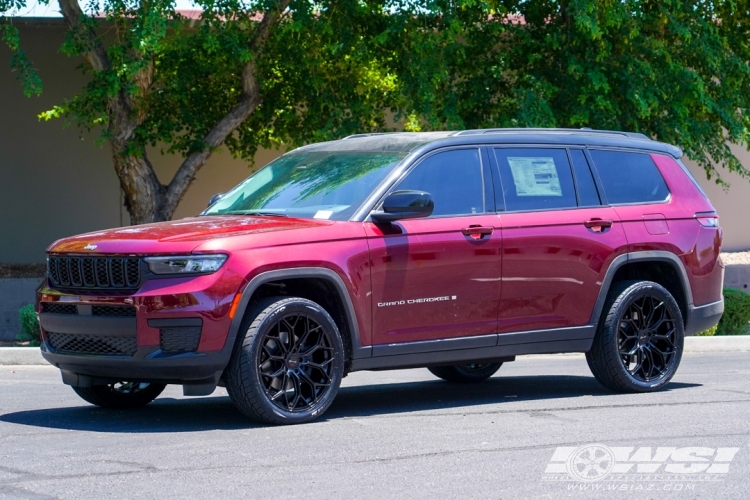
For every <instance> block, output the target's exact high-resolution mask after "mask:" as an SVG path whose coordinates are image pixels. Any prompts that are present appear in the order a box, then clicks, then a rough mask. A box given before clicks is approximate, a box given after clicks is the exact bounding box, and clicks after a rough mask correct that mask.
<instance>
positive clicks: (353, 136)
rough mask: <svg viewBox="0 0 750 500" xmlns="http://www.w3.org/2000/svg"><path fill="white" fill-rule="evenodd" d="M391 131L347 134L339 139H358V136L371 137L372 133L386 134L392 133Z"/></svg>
mask: <svg viewBox="0 0 750 500" xmlns="http://www.w3.org/2000/svg"><path fill="white" fill-rule="evenodd" d="M392 133H393V132H370V133H368V134H352V135H349V136H346V137H344V138H343V139H341V140H342V141H345V140H347V139H358V138H360V137H372V136H374V135H386V134H392Z"/></svg>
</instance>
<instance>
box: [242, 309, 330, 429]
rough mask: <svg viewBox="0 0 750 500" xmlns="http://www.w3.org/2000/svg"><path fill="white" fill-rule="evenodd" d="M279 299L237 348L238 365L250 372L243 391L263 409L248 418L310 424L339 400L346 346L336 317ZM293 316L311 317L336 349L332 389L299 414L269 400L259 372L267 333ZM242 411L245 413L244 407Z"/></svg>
mask: <svg viewBox="0 0 750 500" xmlns="http://www.w3.org/2000/svg"><path fill="white" fill-rule="evenodd" d="M278 299H279V300H277V301H274V302H272V303H271V304H270V305H268V306H267V307H266V308H264V309H263V310H262V311H260V312H259V314H258V315H257V316H264V317H263V319H262V321H261V322H260V323H259V324H257V325H250V326H249V328H247V329H246V331H245V333H244V338H243V339H242V341H241V342H240V343H239V344H238V346H237V349H238V352H237V354H238V356H237V360H236V362H239V363H241V365H242V366H241V370H242V371H243V372H245V371H247V373H243V377H242V380H243V381H244V383H243V387H242V388H241V390H242V391H245V392H249V393H250V394H249V395H250V396H251V398H252V400H253V401H254V402H255V405H254V406H256V407H257V406H260V408H257V409H256V410H255V411H252V412H250V415H249V416H251V417H253V418H256V419H259V420H261V421H263V422H265V423H274V424H297V423H304V422H309V421H311V420H314V419H316V418H318V417H319V416H320V415H322V414H323V413H324V412H325V411H326V410H327V409H328V408H329V407H330V406H331V404H332V403H333V400H334V398H335V397H336V394H337V392H338V389H339V386H340V384H341V380H342V378H343V374H344V343H343V341H342V339H341V334H340V333H339V330H338V327H337V326H336V323H335V322H334V320H333V318H331V316H330V315H329V314H328V312H327V311H326V310H325V309H323V308H322V307H321V306H319V305H318V304H316V303H315V302H312V301H310V300H307V299H302V298H287V297H279V298H278ZM292 314H300V315H305V316H309V317H310V318H312V319H314V320H315V321H316V322H318V324H320V325H321V326H323V328H325V329H326V331H327V333H328V335H329V339H330V341H331V344H332V347H333V349H334V354H333V359H334V361H333V370H332V374H331V386H330V387H329V388H328V390H327V392H326V394H325V395H324V396H323V397H322V398H321V399H320V400H319V401H318V402H317V403H316V404H315V405H314V406H313V407H312V408H310V409H308V410H304V411H297V412H289V411H285V410H283V409H281V408H279V407H278V406H276V405H275V404H273V403H272V402H271V401H269V399H268V396H267V394H266V391H265V387H264V386H263V382H262V380H261V375H260V373H259V370H258V361H259V359H260V353H261V350H262V346H263V340H264V339H265V336H266V333H268V331H269V330H270V329H271V328H273V327H274V325H276V323H277V322H278V321H280V320H281V319H282V318H283V317H285V316H288V315H292ZM247 383H249V384H250V386H249V387H246V386H245V385H246V384H247ZM240 409H241V410H243V411H244V409H243V408H240ZM258 410H259V411H258ZM245 413H246V414H247V413H248V412H245Z"/></svg>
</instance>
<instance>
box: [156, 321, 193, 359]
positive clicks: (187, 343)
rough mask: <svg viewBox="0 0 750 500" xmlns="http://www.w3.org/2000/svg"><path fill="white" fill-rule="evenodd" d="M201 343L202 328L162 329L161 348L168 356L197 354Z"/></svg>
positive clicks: (160, 336)
mask: <svg viewBox="0 0 750 500" xmlns="http://www.w3.org/2000/svg"><path fill="white" fill-rule="evenodd" d="M200 341H201V327H200V326H180V327H165V328H161V329H160V335H159V347H160V348H161V350H162V352H164V353H167V354H177V353H181V352H195V351H196V350H197V349H198V344H199V343H200Z"/></svg>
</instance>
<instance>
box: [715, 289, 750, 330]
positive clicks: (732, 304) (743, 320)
mask: <svg viewBox="0 0 750 500" xmlns="http://www.w3.org/2000/svg"><path fill="white" fill-rule="evenodd" d="M748 323H750V294H747V293H745V292H742V291H740V290H734V289H732V288H725V289H724V315H723V316H722V317H721V321H719V325H718V328H717V330H716V335H746V334H747V333H748V329H749V328H750V325H749V324H748Z"/></svg>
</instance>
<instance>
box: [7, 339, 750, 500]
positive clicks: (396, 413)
mask: <svg viewBox="0 0 750 500" xmlns="http://www.w3.org/2000/svg"><path fill="white" fill-rule="evenodd" d="M749 355H750V354H749V353H686V354H685V356H684V358H683V362H682V366H681V367H680V370H679V371H678V373H677V375H676V377H675V378H674V379H673V382H672V383H671V384H670V386H669V388H668V390H666V391H663V392H660V393H655V394H633V395H622V394H612V393H610V392H608V391H607V390H605V389H604V388H602V387H601V386H600V385H599V384H598V383H597V382H596V381H595V380H594V379H593V377H592V376H591V375H590V373H589V371H588V367H587V365H586V362H585V359H584V358H583V356H580V355H567V356H562V355H561V356H540V357H524V358H519V359H518V360H517V361H516V362H514V363H509V364H506V365H505V366H503V367H502V368H501V369H500V371H499V372H498V373H497V374H496V375H495V376H494V377H492V378H491V379H490V380H489V381H487V382H485V383H482V384H478V385H473V386H465V385H455V384H448V383H446V382H442V381H438V380H437V379H435V378H434V377H433V376H432V375H431V374H430V373H429V372H428V371H427V370H424V369H421V370H404V371H392V372H364V373H354V374H351V375H350V376H349V377H347V378H346V379H345V380H344V384H343V386H342V389H341V392H340V393H339V396H338V398H337V400H336V401H335V403H334V405H333V407H332V408H331V409H330V410H329V411H328V413H327V414H326V415H325V418H324V419H323V420H321V421H318V422H315V423H312V424H307V425H301V426H294V427H262V426H258V425H255V424H253V423H251V422H249V421H247V420H245V419H244V417H242V416H241V415H240V414H239V412H237V411H236V410H235V409H234V407H233V406H232V404H231V403H230V401H229V399H228V398H227V396H226V392H224V390H223V389H221V390H218V391H217V392H216V393H214V394H213V395H212V396H208V397H203V398H183V397H182V395H181V390H180V388H179V387H168V388H167V390H166V391H165V392H164V394H163V395H162V396H161V397H160V398H159V399H157V400H156V401H155V402H154V403H152V404H151V405H149V406H148V407H146V408H145V409H142V410H134V411H111V410H101V409H98V408H95V407H92V406H89V405H87V404H86V403H84V402H83V401H82V400H80V399H78V397H77V396H76V395H75V394H74V393H73V391H72V390H71V389H70V388H68V387H65V386H63V385H62V383H61V382H60V378H59V374H58V372H57V370H56V369H54V368H52V367H48V366H0V498H3V499H4V498H30V499H47V498H66V499H68V498H69V499H88V498H92V499H94V498H96V499H101V498H250V499H256V498H258V499H260V498H264V499H276V498H324V497H325V498H344V499H351V498H458V497H461V498H504V499H514V498H599V497H604V496H606V497H612V498H711V499H717V498H748V497H750V479H749V478H750V420H748V411H749V410H750V377H748V375H750V367H749V366H748V362H747V360H748V356H749ZM592 443H599V444H600V445H602V447H601V449H604V450H605V455H606V453H614V457H615V458H614V459H613V460H609V461H608V460H607V459H606V456H603V455H599V456H598V458H596V453H594V452H592V451H591V449H590V448H585V446H586V445H589V444H592ZM644 448H648V449H647V450H644ZM675 449H676V451H675ZM720 449H723V450H724V451H721V450H720ZM733 449H734V450H733ZM736 449H738V450H736ZM727 450H728V451H727ZM670 453H671V455H670ZM602 457H603V458H602ZM574 458H575V460H577V462H576V461H574ZM579 458H582V459H583V460H584V461H585V460H587V459H588V460H589V461H591V459H592V458H593V459H594V461H595V462H597V464H596V465H597V466H598V467H599V468H598V469H596V470H600V469H603V470H601V471H600V472H602V473H606V475H603V476H601V477H598V476H597V474H598V473H597V472H596V470H594V469H591V470H592V471H593V476H591V472H589V476H587V479H585V480H583V479H581V477H582V476H580V475H578V476H576V475H575V470H574V472H573V473H568V474H565V473H564V472H565V470H566V469H565V468H566V467H578V466H577V465H575V464H577V463H579V462H580V460H578V459H579ZM636 462H637V463H636ZM571 464H573V465H571ZM614 464H616V465H614ZM612 467H615V468H614V469H613V468H612ZM617 467H619V469H617ZM706 467H708V469H706ZM711 467H713V469H712V468H711ZM639 468H640V469H639ZM589 469H590V468H589ZM626 469H628V470H626ZM568 470H569V469H568ZM576 470H578V471H579V473H580V470H581V469H580V468H579V469H576ZM587 470H588V469H587ZM618 471H619V472H618ZM623 471H625V473H622V472H623ZM638 471H640V472H638ZM645 471H655V472H654V473H646V472H645ZM675 471H677V472H675ZM711 471H713V473H709V472H711ZM555 472H556V473H555ZM561 472H562V473H561ZM636 472H638V474H636ZM591 477H594V479H596V480H592V479H591Z"/></svg>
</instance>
